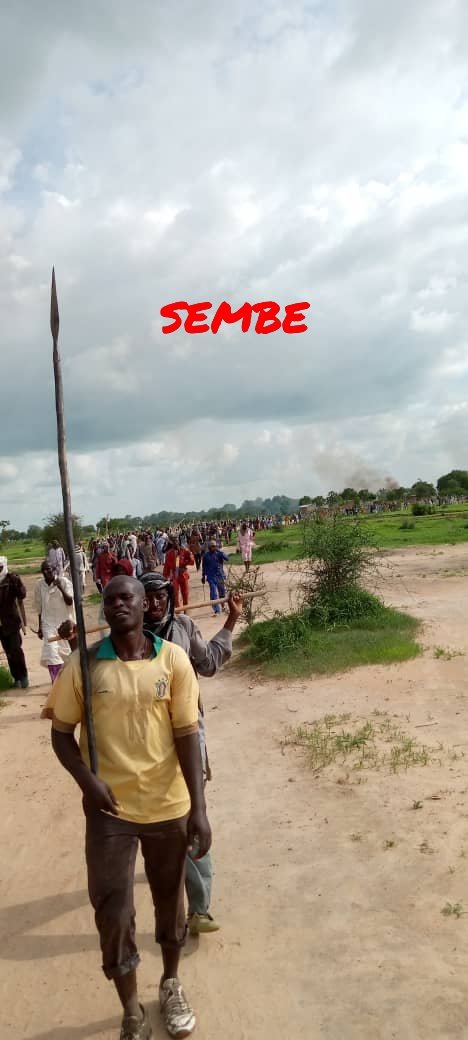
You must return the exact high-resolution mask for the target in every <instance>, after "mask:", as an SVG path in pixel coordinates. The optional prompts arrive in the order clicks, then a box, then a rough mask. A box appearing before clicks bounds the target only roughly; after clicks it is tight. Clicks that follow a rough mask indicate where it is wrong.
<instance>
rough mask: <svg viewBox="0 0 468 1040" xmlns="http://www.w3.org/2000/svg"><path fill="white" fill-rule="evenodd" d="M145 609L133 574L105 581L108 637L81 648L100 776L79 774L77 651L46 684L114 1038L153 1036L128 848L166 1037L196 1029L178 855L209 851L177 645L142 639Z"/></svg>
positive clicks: (192, 715) (185, 666) (192, 687)
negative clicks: (82, 846) (157, 962)
mask: <svg viewBox="0 0 468 1040" xmlns="http://www.w3.org/2000/svg"><path fill="white" fill-rule="evenodd" d="M146 607H147V603H146V600H145V596H144V588H143V586H142V585H141V583H140V582H139V581H137V580H136V579H135V578H130V577H126V576H119V577H116V578H112V579H111V581H110V582H109V583H108V584H107V585H106V588H105V590H104V613H105V617H106V620H107V621H108V623H109V627H110V633H111V634H110V637H108V638H106V639H103V640H102V641H101V642H100V643H99V644H97V645H96V646H95V647H92V648H91V649H90V651H89V657H90V671H91V687H92V706H93V714H94V725H95V731H96V744H97V753H98V768H99V777H96V776H94V775H93V773H91V771H90V768H89V758H88V751H87V738H86V726H85V721H84V705H83V692H82V684H81V670H80V663H79V655H78V653H77V652H75V653H73V654H72V655H71V657H70V660H69V662H68V663H67V665H66V666H65V668H64V669H63V672H61V674H60V675H59V677H58V679H57V680H56V683H55V686H54V698H53V712H54V714H53V722H52V745H53V748H54V751H55V753H56V755H57V757H58V758H59V760H60V762H61V763H62V765H63V766H64V767H65V769H67V770H68V771H69V772H70V773H71V775H72V776H73V777H74V779H75V780H76V782H77V784H78V785H79V787H80V788H81V790H82V792H83V808H84V812H85V815H86V861H87V867H88V887H89V894H90V899H91V903H92V905H93V908H94V911H95V920H96V925H97V929H98V931H99V936H100V942H101V950H102V959H103V970H104V973H105V975H106V977H107V978H109V979H113V981H114V983H115V986H116V989H117V992H118V995H119V997H120V1000H121V1003H122V1006H123V1010H124V1017H123V1021H122V1028H121V1033H120V1040H149V1037H151V1035H152V1033H151V1026H150V1023H149V1019H148V1016H147V1014H146V1011H145V1009H144V1008H143V1007H142V1005H141V1004H140V1003H139V1001H138V993H137V978H136V967H137V964H138V963H139V955H138V951H137V947H136V943H135V908H134V901H133V899H134V897H133V887H134V872H135V859H136V854H137V850H138V843H139V842H140V843H141V849H142V853H143V858H144V861H145V869H146V874H147V877H148V881H149V884H150V888H151V892H152V896H153V903H154V907H155V911H156V941H157V942H158V943H160V945H161V951H162V958H163V968H164V970H163V976H162V978H161V982H160V987H159V1001H160V1007H161V1012H162V1015H163V1019H164V1023H165V1026H166V1029H167V1031H168V1033H169V1035H170V1036H172V1037H185V1036H189V1035H190V1034H191V1033H192V1032H193V1030H194V1028H195V1024H196V1020H195V1015H194V1013H193V1010H192V1008H191V1007H190V1004H189V1003H188V1000H187V998H186V996H185V994H184V991H183V989H182V987H181V985H180V982H179V979H178V975H177V972H178V966H179V958H180V951H181V947H182V946H183V944H184V941H185V932H186V923H185V908H184V880H185V857H186V854H187V850H188V849H189V848H191V847H192V846H194V844H195V842H196V844H197V856H198V857H199V858H201V857H202V856H204V855H206V853H207V851H208V849H209V848H210V845H211V831H210V826H209V823H208V820H207V817H206V806H205V798H204V789H203V768H202V760H201V754H200V743H199V737H198V685H197V681H196V678H195V675H194V672H193V668H192V666H191V664H190V661H189V658H188V657H187V655H186V654H185V652H184V651H183V650H182V649H181V648H180V647H178V646H176V645H175V644H173V643H167V642H165V641H164V640H162V639H159V638H158V637H157V636H155V637H153V638H152V639H151V638H149V637H148V636H146V635H145V634H144V632H143V615H144V612H145V609H146ZM78 724H81V734H80V743H79V745H78V743H77V742H76V740H75V737H74V730H75V727H76V726H77V725H78Z"/></svg>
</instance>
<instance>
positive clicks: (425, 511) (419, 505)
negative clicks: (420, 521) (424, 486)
mask: <svg viewBox="0 0 468 1040" xmlns="http://www.w3.org/2000/svg"><path fill="white" fill-rule="evenodd" d="M411 512H412V514H413V516H431V515H432V514H433V513H437V509H436V506H429V505H425V504H424V502H414V504H413V505H412V506H411Z"/></svg>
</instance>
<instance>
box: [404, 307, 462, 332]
mask: <svg viewBox="0 0 468 1040" xmlns="http://www.w3.org/2000/svg"><path fill="white" fill-rule="evenodd" d="M454 318H455V315H454V314H449V313H448V311H423V310H414V311H412V313H411V328H412V329H413V330H414V331H415V332H430V333H434V334H436V335H437V334H438V333H440V332H445V330H446V329H447V328H448V327H449V326H450V325H452V324H453V321H454Z"/></svg>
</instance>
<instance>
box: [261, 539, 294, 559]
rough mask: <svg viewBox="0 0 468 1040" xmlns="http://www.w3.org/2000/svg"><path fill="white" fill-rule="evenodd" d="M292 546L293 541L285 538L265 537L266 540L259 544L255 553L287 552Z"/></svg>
mask: <svg viewBox="0 0 468 1040" xmlns="http://www.w3.org/2000/svg"><path fill="white" fill-rule="evenodd" d="M290 548H291V543H290V542H288V541H286V539H284V538H265V541H264V542H262V544H261V545H258V546H257V548H256V550H255V554H256V555H258V553H275V552H285V551H286V550H288V549H290Z"/></svg>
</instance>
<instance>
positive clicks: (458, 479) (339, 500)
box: [299, 469, 468, 506]
mask: <svg viewBox="0 0 468 1040" xmlns="http://www.w3.org/2000/svg"><path fill="white" fill-rule="evenodd" d="M467 496H468V470H464V469H453V470H451V471H450V473H445V474H444V475H443V476H442V477H439V479H438V481H437V483H436V484H435V485H434V484H431V483H430V482H429V481H427V480H421V479H418V480H416V481H415V482H414V484H412V485H411V487H403V486H398V484H397V482H396V481H395V482H393V484H392V485H391V486H388V487H385V488H380V489H379V490H374V489H371V490H370V489H369V488H360V489H359V490H357V489H356V488H352V487H345V488H343V490H342V491H329V492H328V495H326V496H323V495H315V497H313V498H311V496H310V495H303V496H302V498H300V499H299V505H300V506H304V505H314V506H338V505H342V504H344V503H347V502H349V503H351V502H354V503H356V505H358V504H359V503H364V502H375V501H380V502H405V501H407V500H408V499H410V498H412V499H417V500H418V501H423V500H424V501H426V500H427V499H437V500H439V499H450V498H456V499H460V498H466V497H467Z"/></svg>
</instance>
